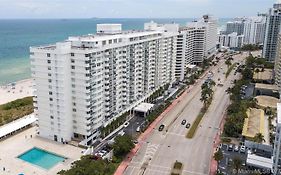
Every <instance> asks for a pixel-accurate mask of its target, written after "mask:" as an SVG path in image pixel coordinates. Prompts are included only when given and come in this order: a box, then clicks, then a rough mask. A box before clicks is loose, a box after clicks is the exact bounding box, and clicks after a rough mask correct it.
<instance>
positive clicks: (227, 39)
mask: <svg viewBox="0 0 281 175" xmlns="http://www.w3.org/2000/svg"><path fill="white" fill-rule="evenodd" d="M243 42H244V35H237V33H236V32H233V33H231V34H228V35H223V34H221V35H219V44H220V46H224V47H229V48H240V47H241V46H242V45H243Z"/></svg>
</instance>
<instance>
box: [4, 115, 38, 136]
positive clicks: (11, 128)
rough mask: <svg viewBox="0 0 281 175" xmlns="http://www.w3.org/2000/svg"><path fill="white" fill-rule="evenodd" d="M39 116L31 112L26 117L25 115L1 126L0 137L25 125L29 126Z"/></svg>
mask: <svg viewBox="0 0 281 175" xmlns="http://www.w3.org/2000/svg"><path fill="white" fill-rule="evenodd" d="M36 120H37V118H36V117H35V116H34V114H30V115H28V116H26V117H23V118H21V119H18V120H15V121H13V122H11V123H8V124H6V125H4V126H2V127H0V138H1V137H3V136H6V135H8V134H10V133H12V132H14V131H17V130H18V129H21V128H23V127H25V126H28V125H30V124H32V123H33V122H35V121H36Z"/></svg>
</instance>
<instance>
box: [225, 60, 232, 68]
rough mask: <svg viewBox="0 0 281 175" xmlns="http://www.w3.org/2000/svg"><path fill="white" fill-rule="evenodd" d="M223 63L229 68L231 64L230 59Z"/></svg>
mask: <svg viewBox="0 0 281 175" xmlns="http://www.w3.org/2000/svg"><path fill="white" fill-rule="evenodd" d="M224 63H225V64H226V65H227V67H229V66H231V64H232V63H231V60H230V59H227V60H226V61H225V62H224Z"/></svg>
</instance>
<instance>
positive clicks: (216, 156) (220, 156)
mask: <svg viewBox="0 0 281 175" xmlns="http://www.w3.org/2000/svg"><path fill="white" fill-rule="evenodd" d="M214 159H215V160H216V161H217V162H219V161H221V160H222V159H223V153H222V151H221V150H218V151H217V152H216V153H215V154H214Z"/></svg>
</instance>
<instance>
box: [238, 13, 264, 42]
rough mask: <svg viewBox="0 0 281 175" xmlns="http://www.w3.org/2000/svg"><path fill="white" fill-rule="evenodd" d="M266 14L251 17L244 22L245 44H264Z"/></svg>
mask: <svg viewBox="0 0 281 175" xmlns="http://www.w3.org/2000/svg"><path fill="white" fill-rule="evenodd" d="M265 24H266V16H265V15H258V16H254V17H249V18H247V19H246V20H245V22H244V32H243V35H244V44H263V41H264V35H265Z"/></svg>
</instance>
